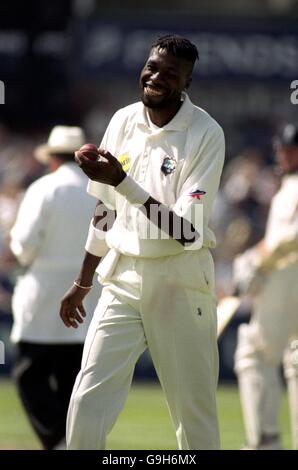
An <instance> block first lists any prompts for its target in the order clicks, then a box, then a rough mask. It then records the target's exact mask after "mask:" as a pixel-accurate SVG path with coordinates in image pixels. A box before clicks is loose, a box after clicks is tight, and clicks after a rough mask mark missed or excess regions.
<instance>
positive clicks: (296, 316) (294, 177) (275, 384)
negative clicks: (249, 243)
mask: <svg viewBox="0 0 298 470" xmlns="http://www.w3.org/2000/svg"><path fill="white" fill-rule="evenodd" d="M275 150H276V157H277V161H278V163H279V166H280V168H281V169H282V171H283V178H282V182H281V187H280V189H279V191H278V192H277V194H276V195H275V196H274V198H273V200H272V203H271V207H270V212H269V218H268V222H267V227H266V233H265V238H264V240H263V241H262V242H260V243H259V244H258V245H257V246H256V247H254V248H252V249H250V250H249V251H248V252H246V253H244V255H242V258H239V259H238V260H236V263H235V265H236V268H237V270H238V272H239V273H238V279H239V275H240V277H241V273H242V275H243V274H245V276H247V277H252V273H253V272H254V270H256V269H257V268H258V266H260V265H261V264H263V265H266V259H267V260H270V256H271V253H272V252H274V253H277V254H279V257H278V259H277V261H275V260H273V261H275V264H274V267H273V268H271V269H270V272H268V274H267V276H266V278H265V281H264V283H263V286H262V287H261V288H260V278H258V279H257V282H255V285H258V288H259V293H257V295H256V297H255V305H254V313H253V317H252V319H251V321H250V323H249V324H248V325H246V324H244V325H241V326H240V328H239V333H238V345H237V349H236V355H235V370H236V373H237V375H238V382H239V391H240V399H241V404H242V411H243V418H244V424H245V431H246V438H247V449H264V450H265V449H279V448H281V441H280V436H279V426H278V419H277V418H278V416H277V415H278V405H279V400H280V391H281V387H280V378H279V365H280V363H281V361H282V358H283V355H284V372H285V378H286V380H287V384H288V392H289V403H290V414H291V425H292V434H293V447H294V448H295V449H298V311H297V310H298V289H297V279H298V174H297V170H298V125H294V124H288V125H287V126H286V127H285V128H284V130H283V132H282V134H281V136H279V137H278V138H277V139H276V149H275ZM267 265H269V267H270V263H267ZM239 266H242V269H239ZM245 276H244V277H245ZM243 280H244V278H243V279H241V281H243ZM251 285H253V284H252V283H251ZM254 290H255V288H254ZM287 346H288V347H287ZM286 348H287V349H286ZM285 350H286V353H285V354H284V351H285Z"/></svg>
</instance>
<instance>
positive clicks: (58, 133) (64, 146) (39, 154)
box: [34, 126, 86, 165]
mask: <svg viewBox="0 0 298 470" xmlns="http://www.w3.org/2000/svg"><path fill="white" fill-rule="evenodd" d="M85 142H86V138H85V134H84V131H83V129H81V128H80V127H70V126H55V127H54V128H53V129H52V132H51V133H50V136H49V139H48V142H47V143H46V144H42V145H39V146H38V147H36V149H35V151H34V156H35V158H36V160H38V161H39V162H40V163H43V164H44V165H46V164H47V163H48V162H49V156H50V155H49V154H50V153H70V154H71V153H74V152H75V151H76V150H78V149H79V148H80V147H82V145H84V143H85Z"/></svg>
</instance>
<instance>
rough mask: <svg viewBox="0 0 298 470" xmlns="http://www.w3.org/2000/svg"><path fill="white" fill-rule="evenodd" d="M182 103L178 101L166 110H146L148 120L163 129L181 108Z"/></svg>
mask: <svg viewBox="0 0 298 470" xmlns="http://www.w3.org/2000/svg"><path fill="white" fill-rule="evenodd" d="M182 103H183V101H179V102H178V103H175V104H174V105H172V106H169V107H167V108H166V109H155V108H148V107H147V108H146V109H147V111H148V114H149V117H150V120H151V121H152V122H153V124H155V125H156V126H158V127H163V126H165V125H166V124H168V123H169V122H170V121H171V120H172V119H173V117H174V116H175V115H176V114H177V112H178V111H179V109H180V108H181V106H182Z"/></svg>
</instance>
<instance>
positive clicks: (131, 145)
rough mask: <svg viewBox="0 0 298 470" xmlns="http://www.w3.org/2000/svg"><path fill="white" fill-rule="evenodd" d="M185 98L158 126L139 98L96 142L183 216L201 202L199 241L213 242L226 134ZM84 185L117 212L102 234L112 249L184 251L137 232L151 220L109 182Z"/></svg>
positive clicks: (136, 252) (176, 244)
mask: <svg viewBox="0 0 298 470" xmlns="http://www.w3.org/2000/svg"><path fill="white" fill-rule="evenodd" d="M183 98H184V100H183V104H182V106H181V108H180V109H179V111H178V112H177V114H176V115H175V116H174V118H173V119H172V120H171V121H170V122H169V123H168V124H166V125H165V126H164V127H161V128H157V127H156V126H152V125H150V123H149V122H148V119H147V114H146V109H145V107H144V105H143V103H142V102H138V103H135V104H132V105H130V106H127V107H126V108H123V109H120V110H119V111H118V112H116V114H115V115H114V116H113V118H112V119H111V122H110V124H109V126H108V128H107V130H106V133H105V135H104V138H103V140H102V142H101V145H100V146H101V147H103V148H104V149H106V150H108V151H109V152H110V153H111V154H112V155H114V156H115V157H116V158H117V159H118V160H119V161H120V162H121V163H122V166H123V169H124V171H126V173H127V174H129V175H130V176H131V177H132V178H133V179H134V180H135V181H136V182H137V183H138V184H139V185H140V186H142V188H144V189H145V190H146V191H147V192H148V193H149V194H150V195H151V196H152V197H153V198H155V199H156V200H157V201H159V202H161V203H163V204H165V205H166V206H168V207H169V208H171V209H173V210H174V211H175V212H176V213H177V214H178V215H180V216H183V214H184V213H186V211H187V209H188V208H189V207H190V206H191V205H192V204H194V203H196V204H197V203H200V204H202V205H203V221H202V225H203V228H202V232H203V233H202V234H201V235H203V246H204V247H214V246H215V237H214V234H213V233H212V232H211V230H210V229H209V228H208V221H209V217H210V212H211V208H212V204H213V201H214V198H215V195H216V192H217V190H218V186H219V180H220V176H221V172H222V168H223V163H224V153H225V142H224V134H223V131H222V129H221V127H220V126H219V125H218V123H217V122H216V121H215V120H214V119H213V118H211V116H210V115H209V114H208V113H207V112H205V111H204V110H203V109H201V108H198V107H197V106H195V105H194V104H192V102H191V101H190V99H189V97H188V96H187V95H186V94H184V95H183ZM166 168H168V172H167V171H166ZM87 190H88V192H89V193H90V194H92V195H93V196H95V197H96V198H98V199H100V200H102V201H103V202H104V203H105V204H106V205H107V207H109V208H111V209H115V210H116V211H117V218H116V221H115V223H114V225H113V227H112V229H111V230H109V231H108V232H107V235H106V242H107V244H108V246H109V247H110V248H114V249H115V250H116V251H118V252H120V253H122V254H124V255H127V256H140V257H150V258H155V257H161V256H169V255H175V254H178V253H181V252H182V251H183V250H184V247H183V246H182V245H181V244H180V243H179V242H177V241H176V240H174V239H172V238H168V239H161V238H160V237H159V239H150V238H146V237H145V238H144V237H143V236H140V232H141V233H142V234H144V232H146V226H147V227H148V226H149V225H150V224H151V222H150V221H149V220H148V219H147V218H146V216H145V215H144V214H143V213H142V212H141V211H140V210H139V209H138V208H137V207H134V206H133V205H131V204H130V203H128V202H127V200H126V199H125V198H124V197H123V196H121V195H120V194H118V193H117V191H116V190H115V189H114V188H113V187H112V186H108V185H104V184H101V183H98V182H95V181H91V180H89V183H88V188H87ZM195 190H200V191H205V192H206V194H205V195H203V196H201V200H200V201H198V199H195V198H193V197H191V196H190V193H191V192H192V191H195ZM144 228H145V230H144Z"/></svg>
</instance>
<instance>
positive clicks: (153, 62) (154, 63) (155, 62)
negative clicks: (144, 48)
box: [146, 59, 178, 73]
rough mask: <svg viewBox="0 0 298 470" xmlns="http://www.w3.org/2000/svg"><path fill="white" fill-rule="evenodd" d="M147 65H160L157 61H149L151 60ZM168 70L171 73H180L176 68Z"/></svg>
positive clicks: (168, 68)
mask: <svg viewBox="0 0 298 470" xmlns="http://www.w3.org/2000/svg"><path fill="white" fill-rule="evenodd" d="M146 65H158V61H156V60H154V59H149V60H147V62H146ZM167 70H169V71H170V72H176V73H178V71H177V69H176V68H175V67H171V66H170V67H167Z"/></svg>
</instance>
